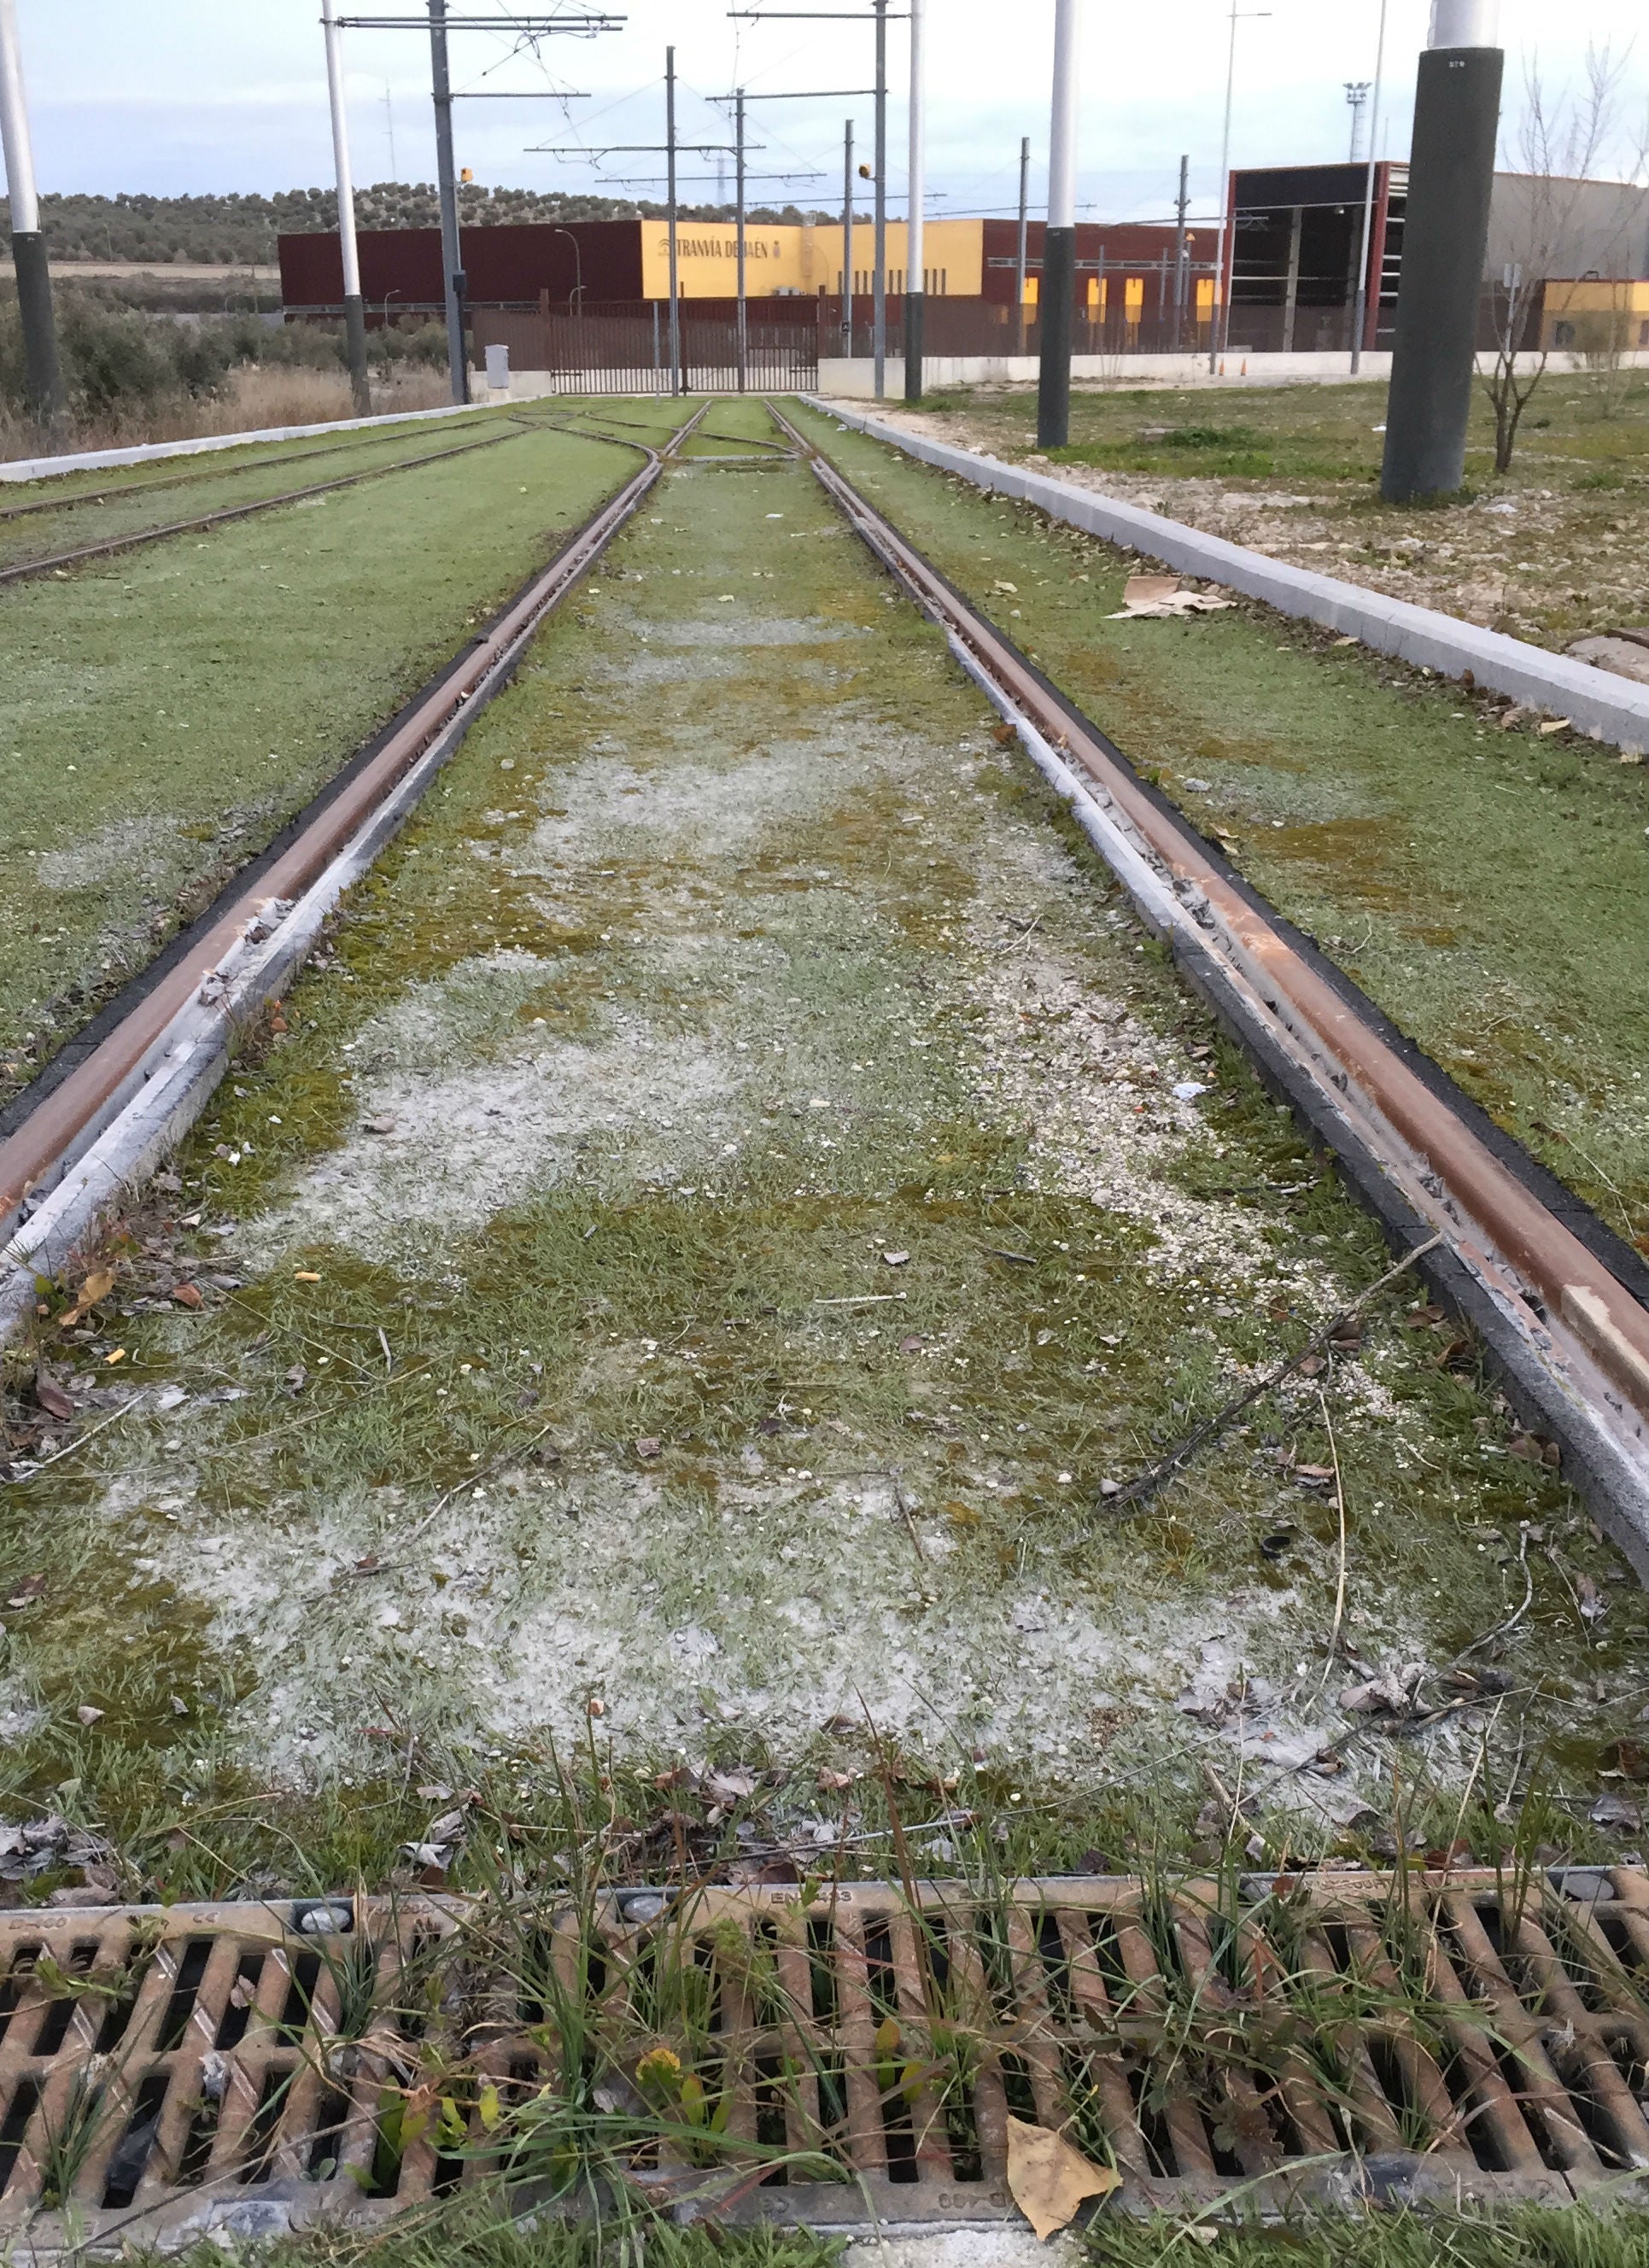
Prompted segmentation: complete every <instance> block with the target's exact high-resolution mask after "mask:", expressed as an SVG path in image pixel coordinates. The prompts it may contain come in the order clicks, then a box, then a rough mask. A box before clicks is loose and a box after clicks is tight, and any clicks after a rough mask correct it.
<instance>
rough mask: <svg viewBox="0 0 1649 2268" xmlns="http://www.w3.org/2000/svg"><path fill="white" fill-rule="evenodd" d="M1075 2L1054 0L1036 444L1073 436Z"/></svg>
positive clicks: (1057, 444)
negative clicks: (1052, 83)
mask: <svg viewBox="0 0 1649 2268" xmlns="http://www.w3.org/2000/svg"><path fill="white" fill-rule="evenodd" d="M1077 6H1078V0H1054V93H1053V104H1052V109H1051V113H1050V116H1049V129H1048V225H1047V227H1046V229H1045V230H1044V231H1043V233H1042V291H1041V292H1040V294H1039V295H1038V313H1039V314H1040V317H1041V328H1042V357H1041V369H1040V372H1039V374H1038V379H1037V390H1036V446H1037V447H1038V448H1039V449H1063V448H1064V446H1065V444H1066V442H1067V441H1069V439H1070V438H1071V302H1072V301H1073V300H1074V299H1075V298H1076V293H1077Z"/></svg>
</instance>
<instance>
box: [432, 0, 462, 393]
mask: <svg viewBox="0 0 1649 2268" xmlns="http://www.w3.org/2000/svg"><path fill="white" fill-rule="evenodd" d="M430 84H431V93H432V95H433V97H434V101H435V179H436V187H437V188H438V192H439V195H440V202H441V267H442V270H443V282H444V284H445V296H446V366H447V371H448V372H449V374H450V376H451V379H452V385H453V401H468V399H469V354H468V350H467V348H466V346H465V344H464V255H463V252H462V249H461V247H460V238H459V233H458V177H457V174H456V173H455V171H454V169H453V82H452V79H451V77H449V75H448V72H447V68H446V0H430Z"/></svg>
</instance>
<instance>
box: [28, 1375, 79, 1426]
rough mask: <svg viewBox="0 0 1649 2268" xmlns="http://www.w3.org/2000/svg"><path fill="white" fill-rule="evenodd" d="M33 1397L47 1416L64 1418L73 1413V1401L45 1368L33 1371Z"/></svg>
mask: <svg viewBox="0 0 1649 2268" xmlns="http://www.w3.org/2000/svg"><path fill="white" fill-rule="evenodd" d="M34 1399H35V1400H36V1402H38V1403H39V1404H40V1408H41V1409H42V1410H44V1411H45V1412H46V1415H47V1416H48V1418H64V1419H66V1418H72V1417H73V1416H74V1414H75V1405H74V1403H72V1402H71V1401H70V1398H69V1396H68V1395H66V1394H65V1393H64V1392H63V1388H62V1387H61V1386H59V1385H58V1383H57V1381H56V1380H55V1378H53V1377H52V1376H51V1375H50V1373H48V1372H47V1371H45V1370H37V1371H36V1372H35V1373H34Z"/></svg>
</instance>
